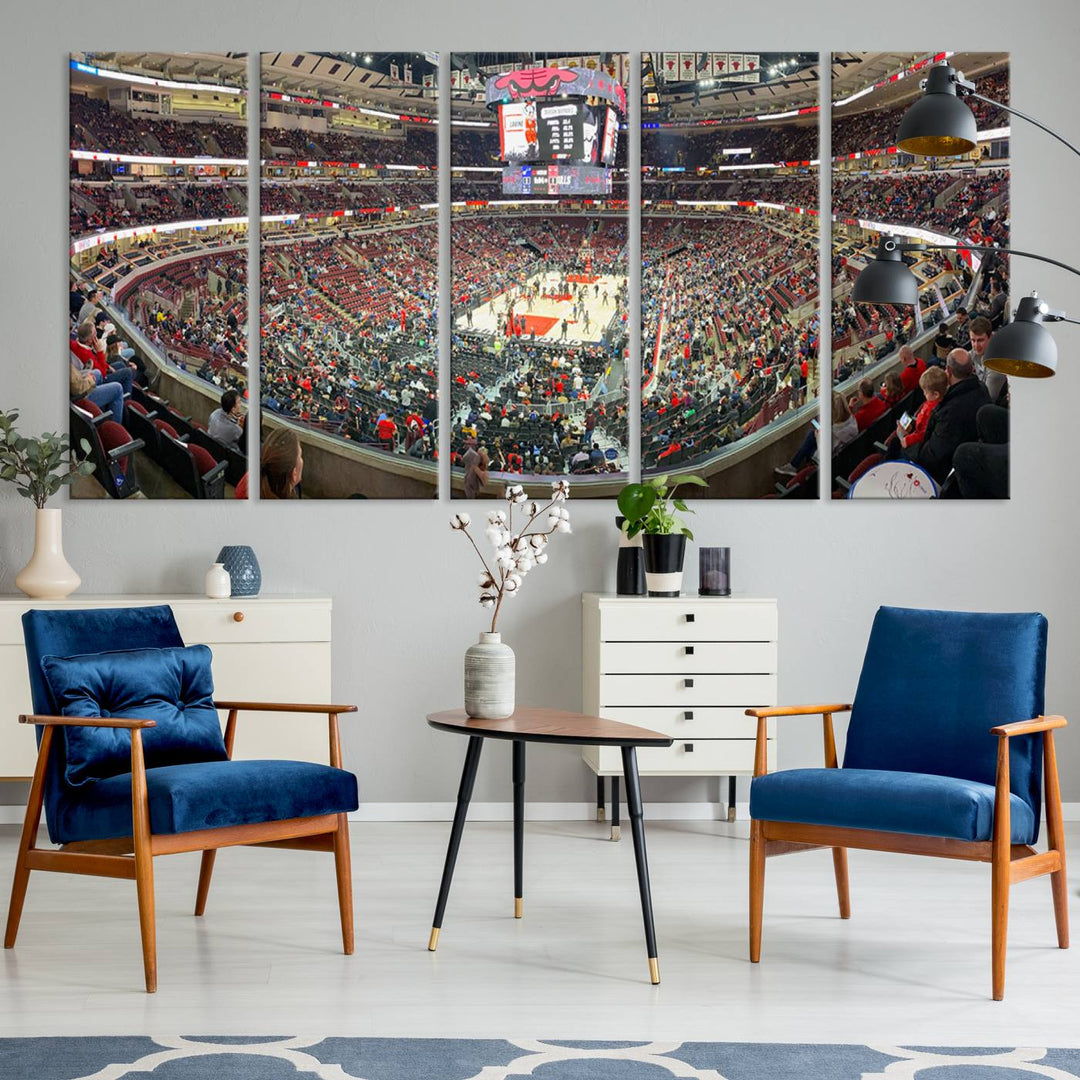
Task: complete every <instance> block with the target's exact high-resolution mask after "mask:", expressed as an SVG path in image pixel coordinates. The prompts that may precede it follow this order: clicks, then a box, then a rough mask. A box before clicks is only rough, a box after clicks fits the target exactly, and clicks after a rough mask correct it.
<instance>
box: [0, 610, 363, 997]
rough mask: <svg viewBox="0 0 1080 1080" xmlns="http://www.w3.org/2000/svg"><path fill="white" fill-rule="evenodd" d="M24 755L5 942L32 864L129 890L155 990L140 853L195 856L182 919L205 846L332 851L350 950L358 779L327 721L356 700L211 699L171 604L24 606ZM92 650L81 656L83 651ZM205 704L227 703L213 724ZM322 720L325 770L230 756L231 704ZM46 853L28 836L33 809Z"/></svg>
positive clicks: (202, 880) (205, 671)
mask: <svg viewBox="0 0 1080 1080" xmlns="http://www.w3.org/2000/svg"><path fill="white" fill-rule="evenodd" d="M23 634H24V638H25V642H26V654H27V660H28V663H29V667H30V686H31V691H32V699H33V705H34V710H35V715H33V716H20V717H19V720H20V722H21V723H25V724H34V725H36V731H37V738H38V758H37V765H36V768H35V770H34V777H33V781H32V783H31V787H30V798H29V803H28V805H27V808H26V819H25V822H24V824H23V831H22V839H21V841H20V845H19V851H18V856H17V859H16V864H15V876H14V881H13V884H12V889H11V904H10V906H9V908H8V920H7V931H6V934H5V937H4V947H5V948H8V949H10V948H13V947H14V945H15V938H16V935H17V934H18V930H19V920H20V918H21V915H22V909H23V902H24V900H25V897H26V889H27V884H28V882H29V878H30V872H31V871H32V870H50V871H58V872H61V873H70V874H91V875H96V876H101V877H114V878H125V879H128V880H133V881H134V882H135V884H136V892H137V896H138V908H139V924H140V930H141V934H142V949H143V966H144V970H145V976H146V989H147V992H148V993H153V992H154V991H155V990H156V989H157V954H156V945H155V923H154V871H153V859H154V857H155V856H158V855H168V854H173V853H176V852H183V851H201V852H202V865H201V867H200V871H199V883H198V888H197V892H196V901H195V914H196V915H202V914H203V912H204V910H205V908H206V899H207V894H208V892H209V888H210V879H211V875H212V873H213V868H214V858H215V855H216V853H217V850H218V848H222V847H229V846H234V845H238V844H251V845H261V846H267V847H285V848H302V849H305V850H309V851H325V852H332V853H333V855H334V864H335V870H336V875H337V892H338V904H339V908H340V915H341V936H342V944H343V947H344V951H345V952H346V953H347V954H348V953H352V951H353V908H352V871H351V866H350V857H349V826H348V813H349V812H350V811H351V810H355V809H356V808H357V805H358V804H357V786H356V777H355V776H354V775H353V774H352V773H350V772H347V771H345V770H344V769H342V768H341V740H340V732H339V726H338V717H339V716H340V714H342V713H349V712H355V711H356V706H354V705H302V704H276V703H256V702H240V701H216V700H214V697H213V681H212V678H211V671H210V659H211V658H210V650H209V649H208V648H206V646H204V645H196V646H190V647H185V645H184V642H183V639H182V638H181V636H180V632H179V630H178V629H177V626H176V622H175V620H174V619H173V614H172V611H171V609H170V608H168V607H166V606H157V607H129V608H114V609H101V608H98V609H89V610H78V611H58V610H49V611H29V612H27V613H26V614H25V615H24V616H23ZM91 650H92V651H91ZM218 710H221V711H223V712H227V714H228V720H227V722H226V726H225V730H224V733H222V729H221V723H220V720H219V717H218ZM253 710H254V711H260V712H289V713H297V714H308V715H312V714H315V715H318V714H321V715H322V716H324V717H327V718H328V719H329V760H330V764H329V765H319V764H314V763H310V762H299V761H233V760H232V750H233V742H234V739H235V735H236V725H237V717H238V716H239V714H240V713H241V712H245V711H253ZM43 808H44V811H45V819H46V823H47V825H48V831H49V839H50V840H51V841H52V843H53V844H54V845H58V850H49V849H44V848H39V847H38V846H37V833H38V827H39V825H40V822H41V813H42V809H43Z"/></svg>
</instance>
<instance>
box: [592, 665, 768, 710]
mask: <svg viewBox="0 0 1080 1080" xmlns="http://www.w3.org/2000/svg"><path fill="white" fill-rule="evenodd" d="M775 701H776V676H775V675H601V676H600V708H601V709H602V710H603V711H604V715H605V716H606V715H608V710H609V709H613V708H618V707H622V706H628V705H669V706H671V705H677V706H679V707H680V708H693V707H694V706H698V705H701V706H705V705H734V706H741V707H742V708H744V709H745V708H750V707H752V706H755V705H771V704H773V703H775Z"/></svg>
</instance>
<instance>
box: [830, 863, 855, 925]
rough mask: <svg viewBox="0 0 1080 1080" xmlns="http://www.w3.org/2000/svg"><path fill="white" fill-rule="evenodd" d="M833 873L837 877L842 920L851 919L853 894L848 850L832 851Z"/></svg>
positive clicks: (837, 892) (837, 896)
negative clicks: (850, 884)
mask: <svg viewBox="0 0 1080 1080" xmlns="http://www.w3.org/2000/svg"><path fill="white" fill-rule="evenodd" d="M832 861H833V873H834V874H835V875H836V899H837V900H838V901H839V902H840V918H841V919H850V918H851V894H850V892H849V891H848V870H847V848H842V847H834V848H833V849H832Z"/></svg>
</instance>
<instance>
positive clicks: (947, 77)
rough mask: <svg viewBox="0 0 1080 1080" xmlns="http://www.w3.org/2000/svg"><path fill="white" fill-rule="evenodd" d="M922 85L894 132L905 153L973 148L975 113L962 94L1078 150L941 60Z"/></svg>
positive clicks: (976, 137)
mask: <svg viewBox="0 0 1080 1080" xmlns="http://www.w3.org/2000/svg"><path fill="white" fill-rule="evenodd" d="M922 87H923V96H922V97H921V98H919V99H918V100H917V101H915V102H914V103H913V104H912V105H911V107H910V108H909V109H908V110H907V112H906V113H904V118H903V120H901V121H900V130H899V132H898V133H897V136H896V143H897V145H898V146H899V147H900V149H901V150H903V151H905V152H906V153H908V154H914V155H916V156H917V157H952V156H955V155H957V154H967V153H970V152H971V151H972V150H974V149H975V147H976V146H977V145H978V141H979V133H978V132H977V131H976V127H975V116H974V114H973V113H972V111H971V110H970V109H969V108H968V107H967V106H966V105H965V104H964V102H963V101H962V100H961V99H962V98H974V99H975V100H976V101H982V102H985V103H986V104H987V105H993V106H994V107H995V108H998V109H1001V110H1002V112H1007V113H1009V114H1010V115H1012V116H1018V117H1020V119H1021V120H1026V121H1027V122H1028V123H1029V124H1034V125H1035V127H1037V128H1039V129H1040V130H1042V131H1045V132H1046V133H1047V135H1052V136H1053V137H1054V138H1055V139H1057V141H1058V142H1060V143H1063V144H1064V145H1065V146H1067V147H1068V148H1069V149H1070V150H1071V151H1072V152H1073V153H1074V154H1080V148H1077V147H1076V146H1074V145H1073V144H1072V143H1071V142H1069V140H1068V139H1066V138H1064V137H1063V136H1061V135H1059V134H1058V133H1057V132H1056V131H1054V130H1052V129H1051V128H1048V127H1047V126H1046V125H1045V124H1043V123H1040V122H1039V121H1038V120H1036V119H1035V118H1034V117H1031V116H1028V115H1027V114H1026V113H1022V112H1020V110H1019V109H1014V108H1013V107H1012V106H1011V105H1006V104H1005V103H1004V102H1002V101H995V100H994V99H993V98H988V97H984V96H983V95H982V94H979V93H976V91H975V84H974V83H973V82H971V81H970V80H969V79H965V78H964V73H963V72H962V71H957V70H956V68H954V67H952V66H951V65H950V64H947V63H941V64H937V65H935V66H934V67H932V68H931V69H930V74H929V75H928V76H927V77H926V79H925V80H924V81H923V84H922Z"/></svg>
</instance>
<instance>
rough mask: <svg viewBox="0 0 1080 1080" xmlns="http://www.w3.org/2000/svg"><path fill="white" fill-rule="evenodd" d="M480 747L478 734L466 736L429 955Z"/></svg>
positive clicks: (434, 943) (439, 926)
mask: <svg viewBox="0 0 1080 1080" xmlns="http://www.w3.org/2000/svg"><path fill="white" fill-rule="evenodd" d="M483 746H484V740H483V738H481V737H480V736H479V735H470V736H469V748H468V750H466V751H465V768H464V769H463V770H462V773H461V784H460V786H459V787H458V796H457V809H456V810H455V811H454V824H453V827H452V828H451V829H450V846H449V847H448V848H447V849H446V862H445V863H444V864H443V872H442V884H441V885H440V886H439V899H438V901H437V902H436V904H435V918H434V919H433V920H432V923H431V936H430V937H429V938H428V949H430V950H431V952H434V951H435V948H436V946H437V945H438V944H439V931H440V930H441V929H442V921H443V914H444V913H445V912H446V900H447V897H448V896H449V895H450V882H451V881H452V880H453V877H454V864H455V863H456V862H457V855H458V848H459V847H461V834H462V833H463V832H464V831H465V815H466V814H467V813H468V812H469V800H470V799H471V798H472V792H473V784H474V783H475V782H476V768H477V766H478V765H479V764H480V751H481V750H482V749H483Z"/></svg>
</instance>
